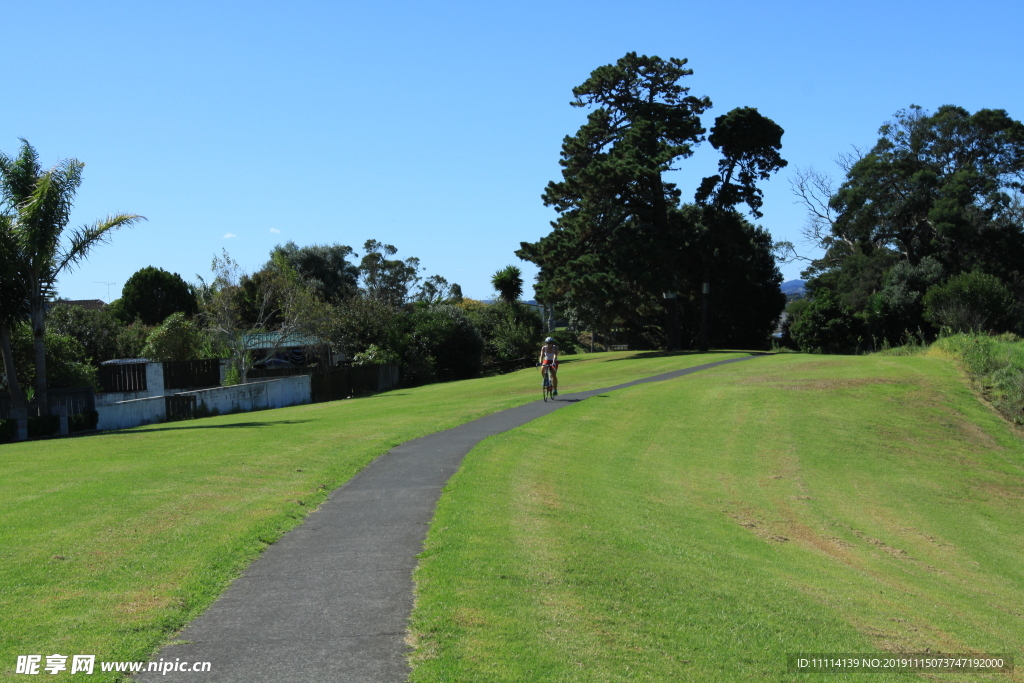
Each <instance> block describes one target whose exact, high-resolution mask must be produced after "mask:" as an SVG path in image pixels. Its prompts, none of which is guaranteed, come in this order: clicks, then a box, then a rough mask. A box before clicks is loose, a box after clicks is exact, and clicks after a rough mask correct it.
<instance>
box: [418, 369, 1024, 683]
mask: <svg viewBox="0 0 1024 683" xmlns="http://www.w3.org/2000/svg"><path fill="white" fill-rule="evenodd" d="M1022 500H1024V443H1022V441H1021V439H1020V438H1019V437H1018V436H1017V435H1016V434H1015V433H1013V432H1012V430H1011V428H1009V427H1008V426H1007V425H1006V423H1005V422H1003V421H1002V420H1000V419H999V418H998V417H997V416H996V415H994V414H993V413H992V412H991V411H989V410H988V409H987V408H985V407H984V406H983V405H982V404H981V403H980V402H979V401H978V400H977V399H976V398H975V396H974V395H973V394H972V393H971V392H970V390H969V389H967V388H966V387H965V386H964V383H963V381H962V380H961V379H960V377H959V373H958V372H957V371H956V369H955V368H954V367H953V365H952V364H951V363H950V362H949V361H948V360H942V359H938V358H926V357H904V358H896V357H879V356H861V357H829V356H824V357H823V356H814V357H809V356H805V355H795V354H793V355H782V356H774V357H769V358H761V359H758V360H755V361H751V362H748V363H740V364H735V365H729V366H724V367H720V368H715V369H712V370H708V371H706V372H703V373H699V374H696V375H691V376H688V377H684V378H681V379H677V380H672V381H668V382H664V383H659V384H652V385H644V386H640V387H635V388H630V389H625V390H622V391H618V392H613V393H610V394H608V395H606V396H605V397H603V398H594V399H591V400H588V401H586V402H583V403H580V404H577V405H574V406H570V407H567V408H564V409H562V410H560V411H558V412H557V413H554V414H552V415H550V416H547V417H545V418H541V419H539V420H535V421H534V422H531V423H529V424H527V425H525V426H523V427H521V428H519V429H516V430H514V431H512V432H508V433H506V434H503V435H499V436H497V437H494V438H491V439H488V440H486V441H484V442H483V443H482V444H481V445H480V446H478V447H477V448H476V449H474V450H473V451H472V452H471V453H470V454H469V455H468V456H467V457H466V459H465V461H464V463H463V467H462V469H461V470H460V471H459V472H458V473H457V474H456V475H455V476H454V477H453V479H452V480H451V481H450V483H449V485H448V488H447V489H446V492H445V494H444V495H443V496H442V498H441V502H440V505H439V508H438V511H437V514H436V516H435V519H434V521H433V523H432V525H431V529H430V533H429V536H428V539H427V546H426V549H425V551H424V553H423V555H422V557H421V565H420V567H419V569H418V570H417V573H416V581H417V607H416V610H415V612H414V615H413V624H412V627H413V628H412V631H413V640H414V643H415V645H416V651H415V653H414V655H413V664H414V667H415V668H414V674H413V681H416V682H417V683H428V682H435V681H476V682H484V681H510V682H511V681H516V682H519V681H558V682H560V683H561V682H564V681H586V682H588V683H590V682H595V681H632V680H636V681H736V680H774V681H784V680H805V679H806V678H807V675H806V674H788V673H786V666H787V658H786V655H787V653H798V652H806V653H815V652H816V653H833V654H838V653H870V652H915V651H916V652H923V651H925V650H926V649H928V648H930V649H931V651H941V652H946V653H985V652H989V653H1000V652H1001V653H1006V652H1009V653H1016V654H1017V655H1018V662H1019V659H1020V654H1021V653H1022V652H1024V648H1022V644H1024V608H1022V607H1021V606H1022V605H1024V538H1022V534H1021V529H1024V505H1022V504H1021V503H1022ZM869 677H870V678H871V679H872V681H889V680H908V679H911V678H915V675H913V674H902V675H900V674H875V675H871V676H869ZM933 677H934V678H941V679H942V680H957V681H961V680H969V681H978V680H1024V676H1022V672H1021V670H1020V669H1018V672H1017V673H1016V674H1014V675H1012V676H1007V675H1005V674H997V675H982V674H969V675H965V674H942V675H941V676H934V675H933ZM811 678H813V679H814V680H816V681H825V680H836V679H841V680H848V679H849V677H848V676H847V675H830V674H815V675H813V676H811ZM850 680H852V679H850Z"/></svg>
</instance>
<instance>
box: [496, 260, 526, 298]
mask: <svg viewBox="0 0 1024 683" xmlns="http://www.w3.org/2000/svg"><path fill="white" fill-rule="evenodd" d="M491 284H492V285H494V289H495V291H497V292H498V295H499V296H500V297H501V298H502V299H503V300H505V301H507V302H508V303H510V304H514V303H515V302H516V301H518V300H519V297H521V296H522V295H523V273H522V271H521V270H519V268H518V267H516V266H505V267H504V268H502V269H501V270H499V271H498V272H497V273H495V274H494V276H493V277H492V278H491Z"/></svg>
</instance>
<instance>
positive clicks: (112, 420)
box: [96, 394, 167, 429]
mask: <svg viewBox="0 0 1024 683" xmlns="http://www.w3.org/2000/svg"><path fill="white" fill-rule="evenodd" d="M102 395H103V394H98V395H97V397H96V398H97V401H96V412H97V413H99V415H100V419H99V421H98V422H97V423H96V429H127V428H128V427H138V426H139V425H145V424H152V423H153V422H163V421H164V420H166V419H167V402H166V401H164V397H163V396H151V397H149V398H136V399H132V400H130V401H121V402H119V403H112V404H109V405H102V404H100V402H99V397H100V396H102Z"/></svg>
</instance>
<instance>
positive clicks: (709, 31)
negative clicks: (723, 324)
mask: <svg viewBox="0 0 1024 683" xmlns="http://www.w3.org/2000/svg"><path fill="white" fill-rule="evenodd" d="M0 17H2V23H3V26H4V29H5V30H4V36H3V47H4V50H3V53H4V66H5V69H4V85H5V88H4V98H3V100H4V103H3V106H0V150H3V151H4V152H5V153H7V154H8V155H13V154H15V153H16V152H17V150H18V146H19V144H20V143H19V142H18V138H20V137H24V138H26V139H28V140H29V141H30V142H31V143H32V144H33V145H34V146H35V147H36V148H37V149H38V150H39V152H40V155H41V160H42V162H43V163H44V164H45V165H51V164H53V163H55V162H56V161H57V160H58V159H61V158H68V157H73V158H77V159H79V160H81V161H83V162H85V163H86V167H85V176H84V182H83V184H82V187H81V188H80V190H79V194H78V199H77V202H76V205H75V211H74V215H73V219H72V227H74V226H77V225H81V224H83V223H88V222H92V221H93V220H95V219H96V218H98V217H101V216H105V215H106V214H108V213H111V212H130V213H138V214H142V215H144V216H146V217H147V218H148V219H149V220H148V222H145V223H142V224H140V225H139V226H138V227H135V228H133V229H130V230H122V231H119V232H117V233H115V234H114V235H113V239H112V241H111V243H110V244H107V245H103V246H100V247H98V248H97V249H96V250H95V251H94V252H93V253H92V255H91V256H90V258H89V260H88V261H87V262H86V263H85V264H84V265H83V266H81V267H80V268H78V269H77V270H76V271H75V272H74V273H72V274H70V275H68V276H65V277H63V278H62V279H61V281H60V282H59V287H58V289H59V294H60V295H61V296H63V297H66V298H72V299H79V298H82V299H87V298H88V299H91V298H102V299H106V300H108V301H109V300H112V299H114V298H117V297H118V296H119V295H120V291H121V286H122V285H123V284H124V282H125V281H126V280H127V279H128V278H129V277H130V276H131V274H132V273H134V272H135V271H136V270H138V269H140V268H143V267H145V266H150V265H152V266H158V267H161V268H164V269H165V270H168V271H172V272H177V273H179V274H181V275H182V277H184V278H185V279H186V280H189V281H194V280H195V278H196V275H197V274H199V275H202V276H204V277H208V276H209V270H210V262H211V260H212V257H213V255H214V254H216V253H220V251H221V249H227V250H228V252H229V253H230V255H231V256H232V257H233V258H234V259H235V260H237V261H239V262H240V263H241V264H242V265H243V267H245V268H246V269H247V270H254V269H256V268H259V267H260V266H261V265H262V264H263V263H264V262H265V261H266V260H267V257H268V254H269V252H270V250H271V248H273V246H274V245H275V244H279V243H284V242H286V241H289V240H293V241H295V242H296V243H298V244H299V245H307V244H324V243H327V244H330V243H341V244H347V245H350V246H352V247H354V248H355V249H356V251H357V252H358V253H360V254H361V253H362V252H361V247H362V244H363V242H364V241H365V240H367V239H369V238H374V239H377V240H380V241H382V242H386V243H391V244H394V245H395V246H396V247H398V250H399V256H400V257H402V258H405V257H408V256H418V257H419V258H420V259H421V260H422V265H423V266H424V267H425V273H424V275H432V274H435V273H436V274H440V275H443V276H444V277H446V278H447V279H448V280H449V281H451V282H457V283H459V284H461V285H462V288H463V291H464V293H465V294H466V295H467V296H471V297H474V298H487V297H489V296H490V295H491V286H490V277H491V275H492V274H493V273H494V272H495V271H496V270H498V269H499V268H502V267H503V266H505V265H508V264H510V263H516V264H519V265H520V266H521V267H522V268H523V271H524V274H525V275H526V276H527V282H532V278H533V275H534V274H535V272H536V271H535V269H534V268H533V267H532V265H531V264H525V263H520V262H519V261H518V259H516V257H515V255H514V253H513V252H514V250H515V249H517V248H518V246H519V243H520V242H522V241H535V240H537V239H538V238H540V237H541V236H543V235H545V234H547V232H549V230H550V227H549V221H551V220H552V219H553V218H554V212H553V211H552V210H550V209H548V208H546V207H544V206H543V204H542V203H541V200H540V194H541V192H542V191H543V189H544V187H545V185H546V184H547V182H548V181H549V180H552V179H555V178H557V177H559V166H558V154H559V148H560V144H561V140H562V137H563V136H565V135H567V134H573V133H575V131H576V130H577V128H578V127H579V125H580V124H581V123H582V122H583V120H584V118H585V112H584V111H582V110H579V109H575V108H572V107H570V106H569V104H568V103H569V100H570V99H571V90H572V88H573V87H574V86H576V85H578V84H580V83H582V82H583V81H584V80H586V78H587V76H588V75H589V73H590V72H591V71H592V70H593V69H594V68H596V67H598V66H600V65H602V64H608V63H612V62H614V61H615V60H616V59H618V58H619V57H621V56H622V55H624V54H625V53H626V52H629V51H636V52H639V53H642V54H649V55H658V56H660V57H663V58H668V57H685V58H687V59H689V66H690V67H691V68H692V69H693V70H694V75H693V76H691V77H689V78H688V79H687V82H688V85H689V86H690V88H691V92H692V93H693V94H695V95H707V96H709V97H710V98H711V100H712V101H713V102H714V104H715V106H714V108H713V109H712V110H711V111H710V112H708V113H707V114H705V126H706V127H710V125H711V124H712V123H713V122H714V117H715V116H719V115H722V114H724V113H726V112H727V111H729V110H730V109H732V108H733V107H737V106H753V107H757V108H758V110H759V111H760V112H761V113H762V114H764V115H765V116H768V117H770V118H772V119H773V120H775V121H776V122H777V123H778V124H779V125H781V126H782V127H783V128H784V129H785V130H786V134H785V136H784V137H783V150H782V153H783V156H784V157H785V158H786V159H787V160H789V162H790V166H789V167H788V168H787V169H784V170H783V171H782V172H780V173H779V174H778V177H776V178H775V179H773V180H772V181H771V182H769V183H767V184H766V185H765V186H764V190H765V195H766V201H765V207H764V213H765V216H764V218H763V219H762V220H761V221H759V222H760V223H761V224H762V225H764V226H765V227H766V228H767V229H768V230H770V231H771V233H772V235H773V236H774V238H775V239H776V240H791V241H798V240H799V239H800V228H801V227H802V225H803V223H804V220H805V218H804V214H803V210H802V209H801V208H800V207H799V206H797V205H795V204H794V197H793V195H792V193H791V190H790V187H789V178H790V177H791V176H792V173H793V171H794V170H795V169H796V168H805V167H808V166H813V167H814V168H816V169H818V170H822V171H828V172H830V173H832V174H833V175H835V176H837V177H838V170H837V168H836V166H835V163H834V159H835V158H836V156H837V155H838V154H839V153H842V152H845V151H849V150H850V149H851V145H856V146H860V147H869V146H870V145H871V144H873V143H874V141H875V139H876V133H877V130H878V127H879V126H880V125H881V124H883V123H884V122H885V121H887V120H888V119H890V118H891V116H892V115H893V114H894V113H895V112H896V111H897V110H899V109H902V108H905V107H907V106H909V105H911V104H918V105H921V106H923V107H925V108H926V109H929V110H934V109H935V108H936V107H938V106H940V105H943V104H956V105H960V106H962V107H965V108H967V109H969V110H970V111H972V112H973V111H975V110H977V109H980V108H985V107H988V108H1001V109H1006V110H1007V111H1008V112H1009V114H1010V115H1011V116H1012V117H1014V118H1016V119H1022V118H1024V89H1022V87H1021V67H1022V65H1024V59H1022V57H1024V48H1022V45H1024V41H1022V40H1021V38H1020V29H1021V27H1022V26H1024V9H1022V5H1021V4H1020V3H1017V2H1010V1H1009V0H1004V1H998V2H996V1H992V0H980V1H978V2H974V3H963V2H957V3H952V2H941V1H940V2H921V1H912V2H900V1H899V0H893V1H888V2H878V1H876V0H866V1H864V0H862V1H861V2H846V3H829V2H814V3H811V2H787V3H768V2H763V0H761V1H759V2H749V1H746V0H739V1H734V2H717V3H709V2H700V3H695V2H686V1H680V0H676V1H671V0H659V1H657V2H644V1H643V0H639V1H638V2H633V3H625V2H609V1H607V0H588V1H587V2H550V1H549V2H543V3H540V2H520V3H500V4H499V3H494V4H493V5H492V4H490V3H479V2H446V1H444V0H438V1H435V2H432V3H424V2H387V1H385V2H378V3H366V2H361V3H354V2H302V1H298V2H289V3H282V2H274V3H270V2H264V1H262V0H246V1H245V2H220V1H218V0H209V1H207V2H192V1H190V0H177V1H175V2H165V1H161V0H153V1H146V2H139V1H138V0H133V1H132V2H123V1H119V0H118V1H105V0H90V1H89V2H80V1H75V2H52V1H50V0H35V1H34V2H22V3H14V2H6V3H4V5H3V8H2V11H0ZM713 152H714V150H713V149H711V147H710V145H708V144H707V143H705V145H704V147H703V148H702V151H701V152H698V154H696V155H694V157H692V158H690V159H688V160H685V161H683V162H681V165H682V167H683V168H682V170H681V171H679V172H678V173H677V174H676V177H675V178H673V180H674V181H676V182H678V183H679V184H680V186H681V188H682V189H683V191H684V197H686V196H692V192H693V190H695V189H696V187H697V184H698V182H699V179H700V178H701V177H703V176H705V175H711V174H712V173H714V167H715V163H716V160H715V156H714V154H713ZM800 269H801V266H800V265H799V264H798V263H796V264H791V265H787V266H783V268H782V270H783V274H784V275H785V277H786V279H787V280H788V279H794V278H796V277H798V276H799V272H800ZM106 283H113V284H111V285H110V286H109V288H108V284H106ZM108 290H109V293H108ZM530 294H531V291H530V289H529V288H527V295H528V296H529V295H530Z"/></svg>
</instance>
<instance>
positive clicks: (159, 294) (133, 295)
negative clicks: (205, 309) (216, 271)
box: [111, 266, 199, 325]
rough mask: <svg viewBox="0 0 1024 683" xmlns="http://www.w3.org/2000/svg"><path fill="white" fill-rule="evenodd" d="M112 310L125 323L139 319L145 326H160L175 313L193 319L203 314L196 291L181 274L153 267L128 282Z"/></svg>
mask: <svg viewBox="0 0 1024 683" xmlns="http://www.w3.org/2000/svg"><path fill="white" fill-rule="evenodd" d="M115 304H116V305H115ZM111 306H112V307H113V308H114V313H115V315H117V317H118V318H120V319H121V320H122V321H123V322H125V323H130V322H132V321H133V320H135V319H136V318H137V319H139V320H141V321H142V322H143V324H145V325H159V324H160V323H162V322H163V321H164V320H165V319H166V318H167V316H169V315H170V314H172V313H178V312H181V313H184V314H185V315H189V316H192V315H195V314H196V313H198V312H199V304H198V303H197V301H196V293H195V288H194V287H193V286H192V285H190V284H188V283H187V282H185V280H183V279H182V277H181V276H180V275H178V274H177V273H168V272H167V271H166V270H164V269H163V268H155V267H153V266H146V267H145V268H143V269H141V270H138V271H136V272H135V274H133V275H132V276H131V277H130V278H128V281H127V282H125V283H124V288H123V289H122V290H121V298H120V299H118V300H117V301H116V302H114V304H111Z"/></svg>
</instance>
